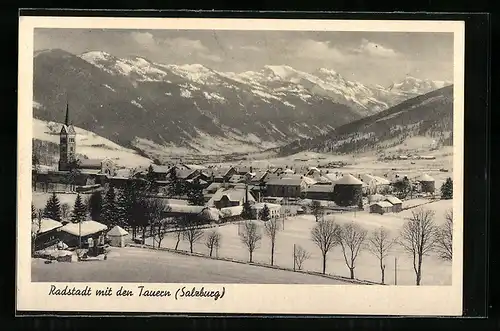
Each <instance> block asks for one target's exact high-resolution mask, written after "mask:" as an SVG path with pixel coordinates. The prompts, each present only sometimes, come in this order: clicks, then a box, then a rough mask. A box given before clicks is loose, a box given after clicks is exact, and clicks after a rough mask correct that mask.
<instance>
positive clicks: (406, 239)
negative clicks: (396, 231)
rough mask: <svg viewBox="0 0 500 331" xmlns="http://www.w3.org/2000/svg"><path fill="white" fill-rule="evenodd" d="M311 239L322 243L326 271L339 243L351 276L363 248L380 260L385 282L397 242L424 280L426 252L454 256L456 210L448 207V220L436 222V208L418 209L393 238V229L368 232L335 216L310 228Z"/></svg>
mask: <svg viewBox="0 0 500 331" xmlns="http://www.w3.org/2000/svg"><path fill="white" fill-rule="evenodd" d="M311 237H312V241H313V242H314V243H315V244H316V245H317V246H318V247H319V249H320V250H321V254H322V257H323V273H325V272H326V260H327V254H328V253H329V252H331V251H332V250H333V248H334V247H336V246H340V248H341V250H342V254H343V256H344V260H345V263H346V265H347V267H348V268H349V271H350V278H352V279H354V278H355V273H354V271H355V268H356V259H357V257H358V255H359V253H360V251H361V250H363V249H367V250H368V251H369V252H370V253H371V254H372V255H374V256H375V257H377V259H378V260H379V263H380V270H381V282H382V283H384V282H385V264H384V259H385V258H386V257H387V255H388V254H389V251H390V250H391V248H392V247H393V245H394V244H398V245H400V246H401V247H402V248H403V250H404V252H405V253H406V254H408V255H409V256H410V257H411V258H412V261H413V269H414V271H415V276H416V285H420V283H421V280H422V264H423V258H424V256H427V255H429V253H431V252H436V253H437V254H438V256H439V257H440V258H442V259H444V260H451V259H452V253H453V249H452V242H453V214H452V212H451V211H448V212H447V213H446V215H445V223H444V224H443V225H441V226H437V225H436V224H435V221H434V212H433V211H432V210H427V209H423V208H420V209H417V210H415V211H413V212H412V217H411V218H410V219H409V220H408V221H407V222H406V223H405V224H404V225H403V227H402V229H401V233H400V235H399V236H396V237H394V238H391V235H390V232H389V231H388V230H387V229H385V228H383V227H381V228H379V229H376V230H375V231H373V232H372V233H371V235H368V231H366V230H365V229H363V228H362V227H361V226H360V225H358V224H355V223H346V224H342V225H338V224H337V223H336V222H335V221H334V220H333V219H332V220H322V221H318V222H317V224H316V225H315V227H314V228H313V229H312V231H311Z"/></svg>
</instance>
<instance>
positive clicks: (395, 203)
mask: <svg viewBox="0 0 500 331" xmlns="http://www.w3.org/2000/svg"><path fill="white" fill-rule="evenodd" d="M385 201H387V202H389V203H390V204H392V212H393V213H399V212H400V211H402V210H403V201H401V200H399V199H398V198H396V197H394V196H388V197H386V198H385Z"/></svg>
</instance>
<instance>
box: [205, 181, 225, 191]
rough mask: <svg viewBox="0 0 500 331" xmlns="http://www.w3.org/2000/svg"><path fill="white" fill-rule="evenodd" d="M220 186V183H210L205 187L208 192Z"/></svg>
mask: <svg viewBox="0 0 500 331" xmlns="http://www.w3.org/2000/svg"><path fill="white" fill-rule="evenodd" d="M221 186H222V183H215V182H214V183H211V184H210V185H208V187H207V188H206V190H207V191H208V192H215V191H216V190H218V189H219V188H220V187H221Z"/></svg>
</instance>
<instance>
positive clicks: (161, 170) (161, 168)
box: [151, 164, 172, 174]
mask: <svg viewBox="0 0 500 331" xmlns="http://www.w3.org/2000/svg"><path fill="white" fill-rule="evenodd" d="M151 167H152V168H153V172H154V173H156V174H166V173H168V172H169V171H170V169H172V168H171V167H169V166H165V165H157V164H152V165H151Z"/></svg>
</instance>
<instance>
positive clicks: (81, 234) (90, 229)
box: [59, 221, 108, 248]
mask: <svg viewBox="0 0 500 331" xmlns="http://www.w3.org/2000/svg"><path fill="white" fill-rule="evenodd" d="M107 229H108V227H107V226H106V225H105V224H102V223H99V222H96V221H83V222H80V223H68V224H66V225H64V226H63V227H61V228H60V229H59V231H60V234H61V239H62V241H63V242H65V243H66V244H67V245H68V246H69V247H78V246H79V244H80V239H81V243H82V247H85V248H87V247H88V243H89V239H91V241H97V240H98V239H99V237H100V236H102V235H103V234H104V232H105V231H106V230H107Z"/></svg>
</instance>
